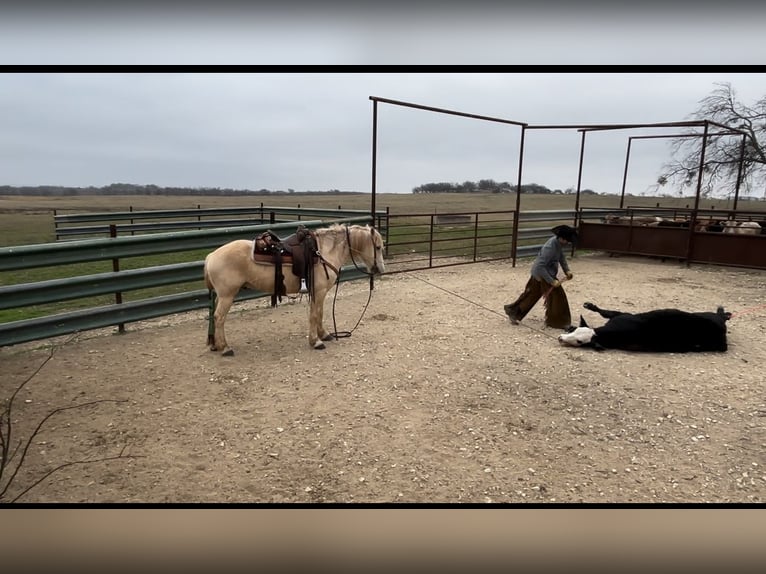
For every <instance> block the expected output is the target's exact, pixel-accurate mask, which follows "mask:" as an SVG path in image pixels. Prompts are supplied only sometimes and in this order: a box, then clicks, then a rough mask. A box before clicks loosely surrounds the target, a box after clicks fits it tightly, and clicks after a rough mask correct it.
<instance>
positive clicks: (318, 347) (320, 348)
mask: <svg viewBox="0 0 766 574" xmlns="http://www.w3.org/2000/svg"><path fill="white" fill-rule="evenodd" d="M314 348H315V349H318V350H320V351H321V350H322V349H325V348H326V347H325V344H324V343H320V342H319V341H317V342H316V343H314Z"/></svg>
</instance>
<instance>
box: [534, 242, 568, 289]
mask: <svg viewBox="0 0 766 574" xmlns="http://www.w3.org/2000/svg"><path fill="white" fill-rule="evenodd" d="M559 265H561V269H563V270H564V273H567V272H568V271H569V264H568V263H567V258H566V256H565V255H564V249H563V246H562V245H561V243H559V239H558V237H556V236H555V235H554V236H553V237H551V238H550V239H549V240H548V241H546V242H545V244H544V245H543V246H542V247H541V248H540V252H539V253H538V254H537V257H536V258H535V261H534V263H532V271H531V274H532V277H534V278H535V279H542V280H543V281H545V282H546V283H549V284H550V283H553V281H554V280H555V279H556V275H557V274H558V271H559Z"/></svg>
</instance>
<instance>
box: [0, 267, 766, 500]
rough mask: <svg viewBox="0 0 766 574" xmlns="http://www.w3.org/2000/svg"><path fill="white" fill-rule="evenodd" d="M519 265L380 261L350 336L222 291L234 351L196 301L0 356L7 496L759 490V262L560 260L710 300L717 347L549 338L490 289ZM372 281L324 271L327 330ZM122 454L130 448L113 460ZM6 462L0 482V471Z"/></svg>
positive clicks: (642, 495)
mask: <svg viewBox="0 0 766 574" xmlns="http://www.w3.org/2000/svg"><path fill="white" fill-rule="evenodd" d="M529 264H530V261H529V260H522V261H520V262H519V264H518V266H517V267H516V268H513V267H511V265H510V263H509V262H491V263H480V264H473V265H464V266H455V267H447V268H442V269H434V270H428V271H418V272H412V273H406V274H395V275H389V276H384V277H382V278H380V279H378V280H377V281H376V283H375V289H374V291H373V292H372V299H371V302H370V305H369V307H368V308H367V310H366V312H365V313H364V315H363V319H362V321H361V323H360V324H359V326H358V327H357V328H356V330H354V332H353V334H352V336H351V337H350V338H342V339H340V340H337V341H331V342H329V343H328V344H327V349H326V350H324V351H317V350H313V349H311V348H310V347H309V345H308V341H307V337H306V331H307V321H308V311H307V310H308V306H307V303H306V301H300V300H295V301H292V302H285V303H283V304H282V305H281V307H280V308H278V309H270V308H269V307H268V301H267V300H266V299H263V300H258V301H251V302H246V303H238V304H237V305H235V307H234V309H233V310H232V312H231V314H230V315H229V319H228V321H227V336H228V339H229V342H230V344H231V345H232V346H233V347H234V349H235V356H234V357H221V356H220V355H218V354H216V353H213V352H210V351H209V350H208V349H207V347H206V345H205V341H206V334H207V315H206V312H202V311H200V312H192V313H186V314H181V315H175V316H171V317H166V318H162V319H158V320H154V321H147V322H142V323H138V324H129V325H128V326H127V332H126V333H125V334H122V335H118V334H115V333H116V330H113V329H106V330H100V331H92V332H87V333H82V334H80V335H78V336H76V337H75V338H74V339H73V340H71V338H68V337H62V338H57V339H55V340H47V341H39V342H36V343H28V344H24V345H17V346H14V347H6V348H2V349H0V365H1V367H2V368H1V372H2V388H1V389H0V391H2V394H1V395H0V396H2V397H3V398H6V397H8V396H9V395H10V393H11V392H12V391H13V390H14V389H15V388H16V387H17V386H18V385H20V384H21V383H22V382H23V381H24V380H25V379H27V378H28V377H30V376H31V375H32V374H33V373H34V371H35V370H36V369H37V368H39V366H40V365H41V364H42V363H43V362H44V361H45V359H46V357H48V356H49V355H50V353H51V350H52V348H51V345H52V344H55V345H57V347H56V348H55V349H53V355H52V358H51V359H50V360H49V361H48V362H47V363H46V364H45V365H44V366H43V367H42V369H41V370H40V372H39V373H38V374H37V375H35V376H34V378H33V379H32V380H31V381H30V382H29V383H28V384H27V385H26V386H25V387H24V388H23V389H22V391H21V392H20V393H19V395H18V397H17V399H16V401H15V403H14V410H13V413H12V422H13V433H14V434H13V438H14V441H16V440H17V439H20V440H22V441H23V440H26V437H28V436H29V435H30V433H31V432H32V430H33V429H34V428H35V426H36V425H37V424H38V423H39V422H40V421H41V420H42V418H43V417H44V416H45V415H46V414H47V413H49V412H50V411H51V410H53V409H55V408H60V407H69V406H73V405H76V404H80V403H85V402H89V401H97V400H103V399H108V400H117V401H121V402H102V403H98V404H95V405H92V406H89V407H86V408H75V409H68V410H65V411H61V412H58V413H56V414H54V415H53V416H52V417H51V418H50V419H48V421H47V422H46V423H45V425H44V426H43V427H42V429H41V431H40V432H39V433H38V435H37V436H36V437H35V438H34V440H33V441H32V444H31V446H30V449H29V451H28V453H27V455H26V460H25V462H24V464H23V466H22V471H21V472H20V473H19V475H18V476H17V477H16V478H15V480H14V484H13V485H12V487H11V488H10V489H9V491H8V492H7V493H6V498H5V500H6V501H7V500H11V499H12V498H14V497H15V496H16V495H18V494H19V493H20V492H21V490H23V489H24V488H26V487H27V486H30V485H32V484H33V483H34V481H35V480H37V479H38V478H40V477H41V476H43V474H44V473H45V472H47V471H49V470H50V469H52V468H55V467H57V466H59V465H62V464H66V463H68V462H73V461H80V460H92V459H99V458H109V457H114V456H117V455H119V454H120V453H121V452H123V449H124V452H123V457H127V458H119V459H114V460H106V461H101V462H93V463H89V464H75V465H70V466H65V467H64V468H62V469H60V470H58V471H56V472H55V473H53V474H52V475H51V476H49V477H48V478H47V479H45V480H44V481H43V482H42V483H40V484H38V485H37V486H35V487H34V488H32V489H31V490H30V491H29V492H27V493H26V494H24V495H23V496H22V497H21V498H20V499H19V501H20V502H63V503H67V502H99V503H113V502H117V503H130V502H155V503H156V502H159V503H162V502H172V503H194V502H221V503H225V502H245V503H247V502H268V503H274V502H301V503H305V502H366V503H396V502H409V503H413V502H414V503H429V502H434V503H459V502H471V503H483V502H487V503H492V502H496V503H522V502H563V503H566V502H613V503H630V502H635V503H647V502H689V503H704V502H763V501H764V499H765V498H766V456H764V453H765V452H766V450H765V447H766V432H765V431H764V422H766V419H764V417H765V416H766V402H765V401H766V393H764V374H763V373H764V367H763V365H764V364H766V345H764V343H765V342H766V272H762V271H754V270H745V269H733V268H721V267H705V266H701V265H696V266H692V267H691V268H687V267H685V266H684V265H682V264H679V263H678V262H675V261H665V262H662V261H659V260H652V259H643V258H628V257H609V256H607V255H606V254H579V253H578V254H577V255H576V256H575V257H574V258H572V259H571V260H570V264H571V267H572V270H573V271H574V273H575V277H574V280H573V281H571V282H568V283H566V284H565V288H566V291H567V293H568V296H569V300H570V304H571V307H572V310H573V315H574V317H575V318H576V317H577V316H578V314H579V313H580V312H582V313H583V315H584V316H585V318H586V320H588V321H589V323H590V324H591V325H592V326H597V325H600V324H602V323H603V322H604V321H605V320H604V319H602V318H601V317H599V316H597V315H596V314H594V313H592V312H590V311H586V310H584V309H582V304H583V303H584V302H585V301H592V302H594V303H596V304H597V305H599V306H601V307H604V308H607V309H621V310H626V311H644V310H649V309H654V308H660V307H678V308H682V309H685V310H689V311H713V310H715V308H716V306H717V305H719V304H722V305H724V306H725V307H726V309H727V310H728V311H731V312H733V313H734V314H735V315H734V317H733V318H732V319H731V321H730V322H729V324H728V326H729V350H728V352H726V353H723V354H716V353H698V354H694V353H692V354H664V355H660V354H639V353H627V352H620V351H605V352H602V353H599V352H596V351H592V350H587V349H573V348H564V347H561V346H560V345H559V343H558V342H557V341H556V339H555V336H556V335H557V334H558V332H559V331H557V330H553V329H544V328H543V325H542V316H543V315H542V314H543V308H542V304H538V305H537V306H536V307H535V308H534V309H533V310H532V312H531V313H530V314H529V315H528V317H527V318H526V319H525V320H524V322H523V323H522V324H521V325H518V326H513V325H511V324H510V322H509V321H508V319H507V318H506V317H505V315H504V314H503V311H502V308H503V304H504V303H507V302H509V301H511V300H512V299H514V298H515V297H516V296H517V295H518V293H519V292H520V291H521V290H522V289H523V286H524V283H525V282H526V279H527V276H528V271H529ZM368 294H369V290H368V284H367V282H365V281H358V282H353V283H344V284H342V285H341V286H340V290H339V294H338V298H337V302H336V306H335V318H336V326H337V327H333V320H332V319H333V315H332V302H331V299H330V298H328V301H327V307H326V309H327V310H326V312H325V321H326V324H327V325H328V327H329V328H330V329H331V330H336V328H337V330H338V331H348V330H350V329H351V328H352V327H353V326H354V324H355V323H356V322H357V320H358V319H359V317H360V315H361V314H362V312H363V310H364V305H365V303H366V302H367V297H368ZM129 455H130V457H128V456H129ZM7 478H8V474H7V473H6V476H5V477H4V478H3V480H4V481H5V480H7Z"/></svg>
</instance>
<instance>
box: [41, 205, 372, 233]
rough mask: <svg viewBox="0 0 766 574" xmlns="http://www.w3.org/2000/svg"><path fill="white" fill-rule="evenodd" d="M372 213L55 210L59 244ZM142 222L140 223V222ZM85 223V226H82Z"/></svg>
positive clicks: (270, 208)
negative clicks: (98, 211)
mask: <svg viewBox="0 0 766 574" xmlns="http://www.w3.org/2000/svg"><path fill="white" fill-rule="evenodd" d="M369 213H370V212H369V211H364V210H360V209H341V207H340V206H338V209H326V208H305V207H300V206H298V207H276V206H267V205H264V204H263V203H261V204H260V206H256V207H210V208H201V207H199V206H198V207H197V208H196V209H194V208H192V209H162V210H144V211H133V210H132V209H131V210H130V211H111V212H101V213H71V214H65V213H58V212H57V211H54V214H53V227H54V232H55V236H56V241H58V240H61V239H72V238H78V239H83V238H84V237H85V236H93V235H101V236H107V237H108V236H110V235H111V236H115V235H119V236H122V235H126V234H130V235H135V234H137V233H147V232H166V231H172V230H191V229H198V230H199V229H211V228H217V227H241V226H249V225H261V224H265V223H268V224H270V225H274V224H275V223H287V222H291V221H302V220H305V219H325V220H326V219H336V218H338V217H357V216H359V217H361V216H364V215H366V214H369ZM385 218H386V212H385V211H378V212H377V213H376V215H375V219H376V221H375V225H376V227H377V228H378V229H382V225H383V223H384V222H385ZM137 221H138V222H140V223H137ZM83 224H85V225H83Z"/></svg>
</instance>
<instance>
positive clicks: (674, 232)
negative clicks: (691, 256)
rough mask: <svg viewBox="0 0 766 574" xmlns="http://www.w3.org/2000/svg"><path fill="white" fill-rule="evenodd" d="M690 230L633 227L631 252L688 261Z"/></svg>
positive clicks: (681, 228)
mask: <svg viewBox="0 0 766 574" xmlns="http://www.w3.org/2000/svg"><path fill="white" fill-rule="evenodd" d="M688 243H689V230H688V229H684V228H683V227H646V226H633V227H632V236H631V242H630V252H631V253H636V254H644V255H656V256H660V257H677V258H679V259H686V254H687V247H688Z"/></svg>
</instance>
